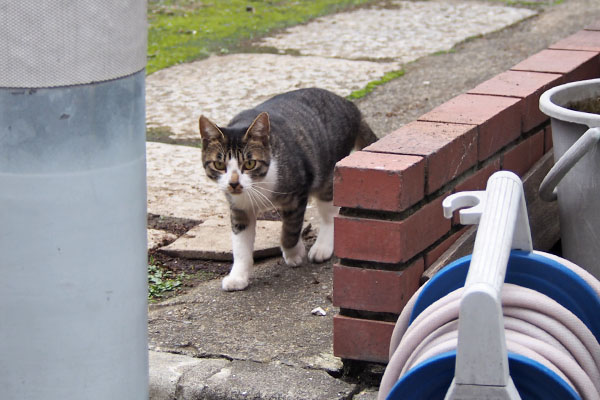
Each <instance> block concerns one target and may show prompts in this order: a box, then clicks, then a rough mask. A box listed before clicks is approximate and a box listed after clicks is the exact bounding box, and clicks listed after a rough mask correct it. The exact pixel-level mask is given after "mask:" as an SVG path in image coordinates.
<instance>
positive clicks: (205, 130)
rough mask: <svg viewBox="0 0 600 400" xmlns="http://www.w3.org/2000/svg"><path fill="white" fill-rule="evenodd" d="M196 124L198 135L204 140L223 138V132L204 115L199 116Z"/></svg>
mask: <svg viewBox="0 0 600 400" xmlns="http://www.w3.org/2000/svg"><path fill="white" fill-rule="evenodd" d="M198 125H199V127H200V136H202V139H204V140H221V139H223V137H224V136H223V132H221V130H220V129H219V127H218V126H216V125H215V124H213V123H212V122H211V121H210V120H209V119H208V118H206V117H205V116H204V115H201V116H200V119H199V120H198Z"/></svg>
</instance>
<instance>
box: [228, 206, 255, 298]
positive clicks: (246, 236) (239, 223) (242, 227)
mask: <svg viewBox="0 0 600 400" xmlns="http://www.w3.org/2000/svg"><path fill="white" fill-rule="evenodd" d="M255 235H256V217H255V216H254V215H250V214H249V213H247V212H245V211H242V210H234V209H232V210H231V242H232V247H233V266H232V267H231V271H230V272H229V275H227V276H226V277H225V278H223V282H222V283H221V287H222V288H223V290H226V291H234V290H244V289H245V288H246V287H248V283H249V282H250V276H251V273H252V267H253V265H254V237H255Z"/></svg>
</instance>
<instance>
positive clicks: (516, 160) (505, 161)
mask: <svg viewBox="0 0 600 400" xmlns="http://www.w3.org/2000/svg"><path fill="white" fill-rule="evenodd" d="M543 155H544V130H541V131H539V132H538V133H536V134H535V135H533V136H531V137H529V138H527V139H526V140H524V141H523V142H521V143H519V144H517V145H516V146H515V147H513V148H512V149H509V150H508V151H507V152H506V153H504V155H503V156H502V169H503V170H507V171H512V172H514V173H515V174H517V175H519V176H523V175H525V173H526V172H527V171H529V170H530V169H531V167H533V165H534V164H535V163H536V162H537V161H538V160H539V159H540V158H541V157H542V156H543Z"/></svg>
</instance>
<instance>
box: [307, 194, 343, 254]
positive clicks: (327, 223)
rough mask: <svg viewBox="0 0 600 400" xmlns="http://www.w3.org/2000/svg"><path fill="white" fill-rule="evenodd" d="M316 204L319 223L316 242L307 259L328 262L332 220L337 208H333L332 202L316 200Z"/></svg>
mask: <svg viewBox="0 0 600 400" xmlns="http://www.w3.org/2000/svg"><path fill="white" fill-rule="evenodd" d="M316 203H317V210H318V212H319V217H320V219H321V223H320V224H319V234H318V235H317V240H316V241H315V244H313V246H312V247H311V248H310V251H309V252H308V259H309V260H310V261H311V262H317V263H320V262H323V261H327V260H329V259H330V258H331V256H332V255H333V220H334V218H335V216H336V215H337V214H338V212H339V207H335V206H334V205H333V201H323V200H318V199H317V200H316Z"/></svg>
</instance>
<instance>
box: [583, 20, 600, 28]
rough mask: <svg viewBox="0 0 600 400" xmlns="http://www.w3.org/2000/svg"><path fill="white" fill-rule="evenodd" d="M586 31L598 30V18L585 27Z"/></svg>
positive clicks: (599, 26)
mask: <svg viewBox="0 0 600 400" xmlns="http://www.w3.org/2000/svg"><path fill="white" fill-rule="evenodd" d="M585 30H586V31H600V19H599V20H597V21H595V22H592V23H591V24H589V25H588V26H586V27H585Z"/></svg>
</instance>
